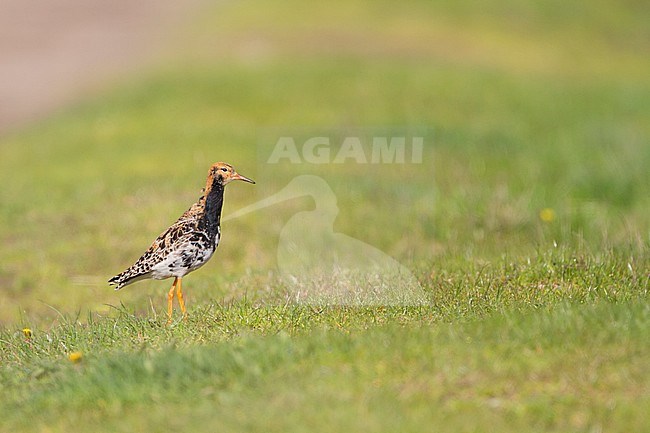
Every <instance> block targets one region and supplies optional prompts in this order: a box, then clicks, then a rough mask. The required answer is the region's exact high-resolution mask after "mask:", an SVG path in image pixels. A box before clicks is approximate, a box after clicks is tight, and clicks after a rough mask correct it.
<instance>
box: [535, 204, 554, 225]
mask: <svg viewBox="0 0 650 433" xmlns="http://www.w3.org/2000/svg"><path fill="white" fill-rule="evenodd" d="M539 219H541V220H542V221H544V222H545V223H552V222H553V221H555V211H554V210H553V209H551V208H550V207H545V208H544V209H542V210H540V211H539Z"/></svg>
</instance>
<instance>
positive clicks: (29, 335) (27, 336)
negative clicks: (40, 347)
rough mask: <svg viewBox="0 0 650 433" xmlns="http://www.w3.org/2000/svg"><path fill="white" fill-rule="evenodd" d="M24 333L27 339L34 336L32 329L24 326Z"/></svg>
mask: <svg viewBox="0 0 650 433" xmlns="http://www.w3.org/2000/svg"><path fill="white" fill-rule="evenodd" d="M23 334H24V335H25V338H26V339H28V340H29V339H30V338H32V330H31V329H29V328H23Z"/></svg>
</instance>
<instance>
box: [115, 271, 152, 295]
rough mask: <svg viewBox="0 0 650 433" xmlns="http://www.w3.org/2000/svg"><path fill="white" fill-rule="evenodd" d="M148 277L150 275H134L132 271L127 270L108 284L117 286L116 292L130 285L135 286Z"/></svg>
mask: <svg viewBox="0 0 650 433" xmlns="http://www.w3.org/2000/svg"><path fill="white" fill-rule="evenodd" d="M148 277H149V276H148V274H134V273H133V272H132V271H131V269H127V270H126V271H124V272H122V273H121V274H117V275H115V276H114V277H113V278H111V279H110V280H108V284H110V285H112V286H115V290H120V289H121V288H122V287H124V286H128V285H129V284H133V283H135V282H136V281H140V280H143V279H145V278H148Z"/></svg>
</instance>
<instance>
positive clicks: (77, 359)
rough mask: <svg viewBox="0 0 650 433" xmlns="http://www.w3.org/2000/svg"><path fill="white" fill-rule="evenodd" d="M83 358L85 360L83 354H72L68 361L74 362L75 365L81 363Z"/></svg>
mask: <svg viewBox="0 0 650 433" xmlns="http://www.w3.org/2000/svg"><path fill="white" fill-rule="evenodd" d="M81 358H83V355H82V354H81V352H72V353H71V354H69V355H68V359H69V360H70V362H73V363H75V364H76V363H78V362H81Z"/></svg>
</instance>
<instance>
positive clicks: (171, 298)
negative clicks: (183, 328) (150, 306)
mask: <svg viewBox="0 0 650 433" xmlns="http://www.w3.org/2000/svg"><path fill="white" fill-rule="evenodd" d="M178 281H179V278H178V277H177V278H174V284H172V288H171V289H169V293H167V324H168V325H169V324H170V323H172V312H173V310H174V307H173V302H174V289H176V284H177V283H178ZM179 302H180V300H179Z"/></svg>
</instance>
